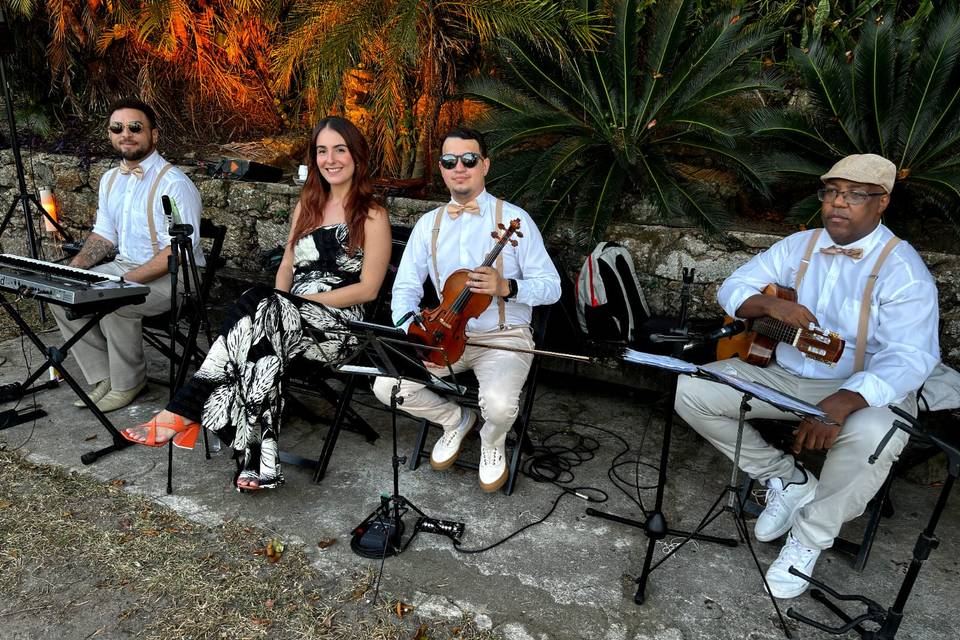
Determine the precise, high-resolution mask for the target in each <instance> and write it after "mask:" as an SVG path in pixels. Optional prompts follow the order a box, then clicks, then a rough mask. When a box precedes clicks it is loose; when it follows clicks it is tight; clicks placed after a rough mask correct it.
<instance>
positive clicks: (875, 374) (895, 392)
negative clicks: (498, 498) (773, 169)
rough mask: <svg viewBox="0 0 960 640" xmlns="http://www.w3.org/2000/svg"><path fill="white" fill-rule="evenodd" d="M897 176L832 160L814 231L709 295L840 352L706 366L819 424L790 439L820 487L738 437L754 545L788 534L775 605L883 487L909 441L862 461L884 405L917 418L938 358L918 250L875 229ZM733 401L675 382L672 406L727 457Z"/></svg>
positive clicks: (884, 419) (709, 386)
mask: <svg viewBox="0 0 960 640" xmlns="http://www.w3.org/2000/svg"><path fill="white" fill-rule="evenodd" d="M896 172H897V170H896V167H895V166H894V164H893V163H892V162H890V161H889V160H887V159H886V158H882V157H881V156H878V155H874V154H862V155H851V156H847V157H845V158H843V159H842V160H840V161H839V162H837V163H836V164H835V165H834V166H833V167H832V168H831V169H830V171H828V172H827V173H825V174H824V175H823V176H821V178H820V179H821V180H822V181H823V187H822V188H821V189H820V190H819V191H818V196H819V198H820V201H821V202H822V203H823V204H822V206H821V219H822V221H823V228H822V229H814V230H810V231H802V232H800V233H795V234H793V235H791V236H789V237H787V238H784V239H783V240H781V241H779V242H777V243H776V244H774V245H773V246H772V247H770V248H769V249H767V250H766V251H764V252H763V253H761V254H759V255H757V256H755V257H754V258H753V259H752V260H750V261H749V262H748V263H747V264H745V265H743V266H742V267H740V268H739V269H737V270H736V271H735V272H734V273H733V275H731V276H730V277H729V278H727V279H726V280H725V281H724V283H723V284H722V285H721V287H720V289H719V291H718V292H717V300H718V301H719V303H720V305H721V306H722V307H723V308H724V310H725V311H726V312H727V313H728V314H729V315H730V316H735V317H737V318H741V319H744V320H752V319H755V318H761V317H771V318H774V319H776V320H779V321H781V322H784V323H787V324H790V325H792V326H795V327H804V328H807V327H809V326H810V325H816V326H819V327H822V328H824V329H828V330H831V331H835V332H836V333H838V334H839V336H840V337H841V338H843V340H844V341H845V342H846V347H845V349H844V351H843V355H842V356H841V358H840V360H839V362H837V363H836V364H835V365H828V364H824V363H821V362H818V361H815V360H813V359H810V358H806V357H804V356H803V355H801V353H800V351H799V350H798V349H797V348H796V347H794V346H792V345H790V344H787V343H782V342H781V343H780V344H779V345H778V346H777V348H776V358H775V360H776V361H775V362H774V363H773V364H771V365H770V366H768V367H765V368H761V367H757V366H754V365H750V364H747V363H746V362H743V361H741V360H739V359H730V360H723V361H720V362H714V363H712V364H710V365H707V367H708V368H712V369H715V370H717V371H721V372H724V373H728V374H731V375H736V376H737V377H740V378H743V379H746V380H751V381H754V382H759V383H761V384H764V385H767V386H768V387H772V388H774V389H777V390H780V391H783V392H785V393H787V394H789V395H792V396H794V397H796V398H799V399H801V400H804V401H806V402H808V403H810V404H815V405H817V406H818V407H819V408H821V409H822V410H823V411H824V412H825V413H826V415H827V419H825V420H824V421H820V420H815V419H805V420H802V421H799V424H798V426H797V428H796V431H795V439H794V443H793V454H798V453H800V451H801V450H803V449H826V450H827V455H826V461H825V462H824V465H823V469H822V471H821V473H820V478H819V480H818V479H817V478H816V477H814V475H813V473H811V472H810V471H808V470H806V469H804V468H803V467H802V466H800V465H799V464H797V462H796V461H795V460H794V457H793V455H791V454H790V453H785V452H783V451H781V450H779V449H777V448H776V447H773V446H771V445H769V444H767V443H766V442H765V441H764V439H763V438H762V437H761V436H760V434H759V433H757V431H756V430H755V429H754V428H753V427H751V426H750V424H749V422H748V423H747V424H746V426H745V428H744V433H743V444H742V449H741V452H740V461H739V464H740V468H741V469H742V470H743V471H744V472H745V473H747V474H749V475H750V476H751V477H752V478H754V479H755V480H758V481H760V482H763V483H764V484H765V485H766V488H767V497H766V507H765V509H764V511H763V513H762V514H761V515H760V517H759V518H758V519H757V522H756V526H755V536H756V538H757V540H760V541H762V542H772V541H774V540H777V539H778V538H780V537H781V536H784V535H786V536H787V537H786V543H785V544H784V546H783V548H782V549H781V551H780V555H779V557H778V558H777V559H776V560H775V561H774V562H773V564H772V565H771V566H770V568H769V569H768V570H767V574H766V579H767V586H768V588H769V590H770V593H771V594H772V595H773V596H775V597H777V598H793V597H796V596H799V595H800V594H801V593H803V592H804V591H805V590H806V588H807V584H808V583H807V582H806V581H805V580H803V579H802V578H799V577H797V576H794V575H792V574H790V573H789V569H790V567H791V566H794V567H796V568H797V569H798V570H799V571H801V572H802V573H804V574H806V575H811V574H812V573H813V569H814V566H815V564H816V562H817V558H818V557H819V555H820V552H821V551H823V550H824V549H828V548H830V547H831V546H832V545H833V541H834V538H835V537H836V536H837V535H838V534H839V532H840V527H841V526H842V525H843V523H844V522H846V521H848V520H852V519H853V518H856V517H857V516H859V515H860V514H861V513H863V511H864V509H865V508H866V505H867V503H868V502H869V501H870V499H871V498H872V497H873V496H874V494H876V492H877V491H878V490H879V489H880V487H881V486H882V485H883V483H884V480H885V479H886V477H887V474H888V472H889V471H890V467H891V466H892V465H893V462H894V461H895V460H896V459H897V456H898V455H899V454H900V451H901V450H902V449H903V447H904V445H905V444H906V442H907V435H906V434H905V433H904V432H902V431H899V430H898V431H896V432H895V433H894V434H893V436H892V438H891V439H890V441H889V442H888V443H887V444H886V446H885V447H884V448H883V451H882V453H881V454H880V457H879V458H878V459H877V460H876V462H875V463H874V464H870V462H869V458H870V456H871V455H872V454H873V453H874V451H875V450H876V448H877V446H878V445H879V444H880V442H881V440H882V439H883V437H884V436H885V434H886V433H887V432H888V431H889V430H890V428H891V426H892V424H893V420H894V417H895V415H894V414H893V412H891V411H890V409H888V405H891V404H892V405H897V406H899V407H900V408H902V409H904V410H905V411H908V412H909V413H911V414H913V415H916V411H917V404H916V397H915V392H916V390H917V389H918V388H919V387H920V385H921V384H922V383H923V381H924V380H926V378H927V376H928V375H929V374H930V372H931V371H933V368H934V366H935V365H936V364H937V362H939V360H940V345H939V341H938V336H937V331H938V310H939V309H938V304H937V288H936V285H935V283H934V280H933V277H932V276H931V275H930V272H929V271H928V270H927V268H926V266H925V265H924V263H923V261H922V260H921V258H920V256H919V255H918V254H917V252H916V250H914V248H913V247H911V246H910V245H909V244H907V243H906V242H902V241H900V240H899V239H898V238H896V236H894V235H893V233H892V232H891V231H890V230H889V229H888V228H887V227H885V226H884V225H883V224H882V223H881V222H880V218H881V215H882V214H883V211H884V210H885V209H886V208H887V205H889V204H890V193H891V191H892V190H893V184H894V181H895V179H896ZM768 284H775V285H778V286H779V287H790V288H793V289H795V290H796V292H797V301H796V302H790V301H787V300H784V299H780V298H778V297H775V296H771V295H763V294H762V293H761V291H762V290H763V289H764V288H765V287H766V286H767V285H768ZM741 398H742V394H741V393H740V392H738V391H735V390H734V389H732V388H730V387H727V386H723V385H720V384H717V383H714V382H711V381H709V380H704V379H695V378H690V377H686V376H682V377H681V378H680V381H679V383H678V387H677V397H676V405H675V407H676V410H677V414H678V415H679V416H680V417H681V418H683V419H684V420H685V421H686V422H687V423H688V424H689V425H690V426H691V427H693V428H694V429H695V430H696V431H697V432H698V433H699V434H700V435H702V436H703V437H704V438H706V439H707V440H709V441H710V443H711V444H713V445H714V446H715V447H716V448H717V449H719V450H720V451H721V452H723V453H724V454H726V455H727V456H728V457H730V458H731V459H732V458H733V453H734V447H735V444H736V437H737V422H738V420H737V418H738V416H739V409H740V402H741ZM750 407H751V408H750V412H749V413H748V414H747V417H748V418H766V419H769V418H774V419H781V420H793V421H798V420H799V418H797V417H796V416H794V415H792V414H788V413H784V412H782V411H780V410H778V409H775V408H774V407H772V406H770V405H769V404H766V403H764V402H760V401H758V400H753V401H751V402H750Z"/></svg>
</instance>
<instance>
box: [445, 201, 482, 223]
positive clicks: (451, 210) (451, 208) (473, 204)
mask: <svg viewBox="0 0 960 640" xmlns="http://www.w3.org/2000/svg"><path fill="white" fill-rule="evenodd" d="M464 211H466V212H467V213H472V214H473V215H475V216H478V215H480V205H478V204H477V201H476V200H471V201H470V202H468V203H467V204H454V203H453V202H451V203H450V204H448V205H447V215H449V216H450V219H451V220H456V219H457V218H459V217H460V214H461V213H463V212H464Z"/></svg>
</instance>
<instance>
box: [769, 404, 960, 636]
mask: <svg viewBox="0 0 960 640" xmlns="http://www.w3.org/2000/svg"><path fill="white" fill-rule="evenodd" d="M890 410H891V411H893V412H894V413H896V414H897V415H898V416H900V417H901V418H903V419H904V420H906V422H901V421H900V420H894V422H893V427H892V428H891V429H890V431H889V432H887V435H886V437H884V438H883V440H881V441H880V444H879V446H878V447H877V450H876V452H874V454H873V455H872V456H870V459H869V461H870V464H873V463H874V462H876V460H877V458H878V457H879V456H880V452H881V451H882V450H883V448H884V447H885V446H886V445H887V442H889V440H890V437H891V436H892V435H893V434H894V433H895V432H896V430H897V429H902V430H903V431H906V432H907V433H909V434H910V435H911V436H913V437H914V438H917V439H918V440H922V441H923V442H926V443H928V444H932V445H934V446H936V447H938V448H939V449H940V450H941V451H943V452H944V454H946V456H947V479H946V480H945V481H944V483H943V487H942V488H941V489H940V495H939V496H937V502H936V504H935V505H934V507H933V511H932V512H931V513H930V519H929V520H928V521H927V524H926V525H925V526H924V528H923V531H921V532H920V535H919V536H917V541H916V543H915V544H914V546H913V558H912V560H911V561H910V567H909V568H908V569H907V572H906V575H904V576H903V581H902V582H901V583H900V589H899V590H898V591H897V597H896V599H895V600H894V603H893V605H892V606H891V607H889V608H887V609H884V608H883V607H882V606H881V605H880V604H879V603H877V602H876V601H875V600H871V599H870V598H867V597H866V596H863V595H859V594H855V595H848V594H841V593H838V592H836V591H834V590H833V589H831V588H830V587H829V586H827V585H826V584H824V583H823V582H820V581H819V580H814V579H813V578H811V577H810V576H808V575H805V574H803V573H801V572H800V571H797V570H796V568H794V567H790V573H792V574H793V575H795V576H800V577H801V578H803V579H804V580H806V581H807V582H809V583H810V584H811V585H813V586H814V587H816V588H815V589H811V590H810V597H811V598H813V599H814V600H816V601H817V602H819V603H820V604H822V605H823V606H824V607H826V608H827V609H829V610H830V612H831V613H833V614H834V615H835V616H836V617H837V618H839V619H840V621H841V622H842V623H843V624H841V625H839V626H835V627H831V626H829V625H826V624H824V623H822V622H818V621H816V620H814V619H812V618H809V617H807V616H805V615H803V614H801V613H799V612H797V611H796V610H794V608H793V607H790V608H789V609H787V615H788V616H789V617H791V618H793V619H794V620H799V621H800V622H802V623H804V624H808V625H810V626H812V627H814V628H816V629H819V630H820V631H824V632H826V633H829V634H832V635H844V634H846V633H848V632H850V631H854V632H856V633H857V634H858V635H859V636H860V637H861V638H863V639H864V640H893V639H894V638H895V637H896V635H897V632H898V631H899V630H900V624H901V623H902V622H903V609H904V607H905V606H906V604H907V599H908V598H909V597H910V592H911V591H913V585H914V584H915V583H916V581H917V577H918V576H919V575H920V569H921V568H923V563H924V562H925V561H926V560H927V559H928V558H929V557H930V552H931V551H933V550H934V549H936V548H937V547H938V546H939V545H940V541H939V539H937V536H936V529H937V524H938V523H939V522H940V516H942V515H943V510H944V509H945V508H946V506H947V500H949V498H950V492H951V491H952V490H953V485H954V483H955V482H956V481H957V477H958V476H960V449H958V448H957V447H956V446H955V445H953V444H950V443H948V442H946V441H944V440H943V439H941V438H938V437H937V436H934V435H931V434H929V433H927V432H925V431H924V430H923V429H922V428H921V427H920V423H919V422H918V421H917V420H916V418H914V417H913V416H911V415H910V414H908V413H907V412H905V411H903V410H902V409H900V408H899V407H897V406H894V405H890ZM908 423H909V424H908ZM830 598H833V599H835V600H839V601H841V602H857V603H860V604H862V605H865V606H866V608H867V612H866V613H863V614H860V615H859V616H856V617H852V616H850V615H849V614H848V613H847V612H846V611H844V610H843V609H841V608H840V607H839V606H838V605H837V604H836V603H834V602H832V601H831V600H830ZM864 623H872V624H874V625H877V628H876V629H866V628H865V627H864V626H863V624H864Z"/></svg>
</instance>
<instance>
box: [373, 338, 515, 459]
mask: <svg viewBox="0 0 960 640" xmlns="http://www.w3.org/2000/svg"><path fill="white" fill-rule="evenodd" d="M467 338H468V340H472V341H476V342H483V343H487V344H494V345H497V346H504V347H511V348H520V349H532V348H533V337H532V335H531V333H530V328H529V327H512V328H508V329H505V330H503V331H491V332H488V333H479V334H472V333H468V334H467ZM531 362H533V355H532V354H528V353H516V352H513V351H500V350H497V349H486V348H483V347H478V346H470V345H469V344H468V345H467V348H466V349H464V352H463V356H462V357H461V358H460V359H459V360H457V361H456V362H455V363H454V364H453V365H451V368H452V369H453V372H454V373H460V372H462V371H468V370H472V371H473V373H474V375H475V376H476V377H477V382H478V383H479V385H480V386H479V392H480V393H479V396H480V413H481V415H482V416H483V420H484V425H483V428H482V429H481V430H480V439H481V440H482V441H483V443H484V445H486V446H488V447H493V446H501V447H502V446H503V445H504V442H505V441H506V438H507V432H508V431H510V427H512V426H513V423H514V421H515V420H516V418H517V414H518V413H519V412H520V390H521V389H522V387H523V383H524V382H525V381H526V379H527V373H528V372H529V371H530V363H531ZM428 368H429V369H430V370H431V371H432V372H434V373H436V375H438V376H441V377H442V376H444V375H449V372H448V371H447V370H446V369H445V368H441V367H434V366H432V365H428ZM395 384H396V379H395V378H388V377H380V378H377V379H376V380H374V382H373V392H374V394H375V395H376V396H377V398H378V399H379V400H380V402H382V403H384V404H387V405H389V404H390V396H391V394H392V392H393V387H394V385H395ZM398 398H400V399H402V400H403V404H402V405H401V408H402V409H403V411H404V412H405V413H408V414H410V415H412V416H414V417H416V418H424V419H426V420H427V421H428V422H434V423H436V424H439V425H440V426H442V427H443V428H444V430H449V429H453V428H455V427H456V426H457V424H458V423H459V422H460V415H461V411H462V410H461V408H460V405H458V404H457V403H456V402H454V401H453V400H450V399H448V398H445V397H443V396H441V395H439V394H437V393H434V392H433V391H431V390H430V389H428V388H427V387H425V386H424V385H422V384H419V383H415V382H410V381H407V380H403V381H402V382H401V383H400V391H399V393H398Z"/></svg>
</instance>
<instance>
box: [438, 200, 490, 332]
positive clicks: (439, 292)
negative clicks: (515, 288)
mask: <svg viewBox="0 0 960 640" xmlns="http://www.w3.org/2000/svg"><path fill="white" fill-rule="evenodd" d="M446 210H447V208H446V206H443V207H440V208H439V209H437V215H436V217H435V218H434V220H433V231H432V234H431V236H432V237H431V240H430V257H431V258H432V259H433V274H434V280H435V281H436V283H437V289H438V291H437V295H438V296H442V295H443V293H442V291H440V289H442V288H443V283H442V282H441V281H440V268H439V267H438V266H437V238H439V237H440V221H441V220H443V214H444V213H445V212H446ZM502 222H503V200H501V199H500V198H497V209H496V219H495V225H496V226H495V227H494V231H496V232H497V233H499V232H500V224H501V223H502ZM497 272H498V273H499V274H500V277H501V278H502V277H503V252H502V251H501V252H500V255H498V256H497ZM497 307H498V310H499V312H500V328H501V329H505V328H506V326H507V315H506V304H505V303H504V301H503V298H501V297H500V296H497Z"/></svg>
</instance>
